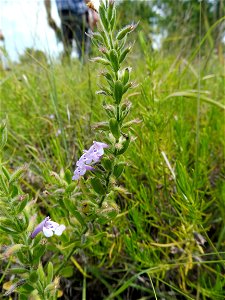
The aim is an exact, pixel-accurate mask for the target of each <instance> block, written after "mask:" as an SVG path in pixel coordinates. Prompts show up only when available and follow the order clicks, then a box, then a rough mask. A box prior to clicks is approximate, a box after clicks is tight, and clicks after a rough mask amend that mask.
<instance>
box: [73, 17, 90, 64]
mask: <svg viewBox="0 0 225 300" xmlns="http://www.w3.org/2000/svg"><path fill="white" fill-rule="evenodd" d="M73 32H74V39H75V41H76V45H77V52H78V57H79V59H80V60H81V58H82V57H83V56H84V55H86V54H88V53H89V47H88V43H87V42H88V37H87V35H86V34H85V32H88V26H87V21H86V15H80V16H76V15H74V20H73Z"/></svg>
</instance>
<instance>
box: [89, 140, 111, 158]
mask: <svg viewBox="0 0 225 300" xmlns="http://www.w3.org/2000/svg"><path fill="white" fill-rule="evenodd" d="M108 147H109V146H108V145H107V144H105V143H101V142H96V141H94V142H93V145H92V146H91V147H90V149H89V150H88V152H89V153H90V154H91V153H92V154H95V155H97V156H102V155H103V154H104V148H108Z"/></svg>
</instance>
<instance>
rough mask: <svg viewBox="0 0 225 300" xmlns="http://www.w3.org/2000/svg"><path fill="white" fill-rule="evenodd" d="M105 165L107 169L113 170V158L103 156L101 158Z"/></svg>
mask: <svg viewBox="0 0 225 300" xmlns="http://www.w3.org/2000/svg"><path fill="white" fill-rule="evenodd" d="M101 162H102V165H103V167H104V168H105V170H106V171H111V170H112V160H111V159H108V158H103V159H102V160H101Z"/></svg>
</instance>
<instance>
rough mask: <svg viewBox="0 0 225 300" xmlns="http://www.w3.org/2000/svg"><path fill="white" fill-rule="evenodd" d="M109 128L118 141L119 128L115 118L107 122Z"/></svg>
mask: <svg viewBox="0 0 225 300" xmlns="http://www.w3.org/2000/svg"><path fill="white" fill-rule="evenodd" d="M109 128H110V130H111V132H112V134H113V135H114V137H115V138H116V139H117V140H118V139H119V137H120V126H119V123H118V122H117V120H116V119H115V118H111V119H110V120H109Z"/></svg>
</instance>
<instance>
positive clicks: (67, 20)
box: [60, 11, 73, 62]
mask: <svg viewBox="0 0 225 300" xmlns="http://www.w3.org/2000/svg"><path fill="white" fill-rule="evenodd" d="M60 19H61V28H62V41H63V49H64V52H63V57H62V60H63V62H65V61H70V56H71V52H72V42H73V27H72V24H71V22H72V21H71V16H70V13H69V11H61V13H60Z"/></svg>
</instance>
